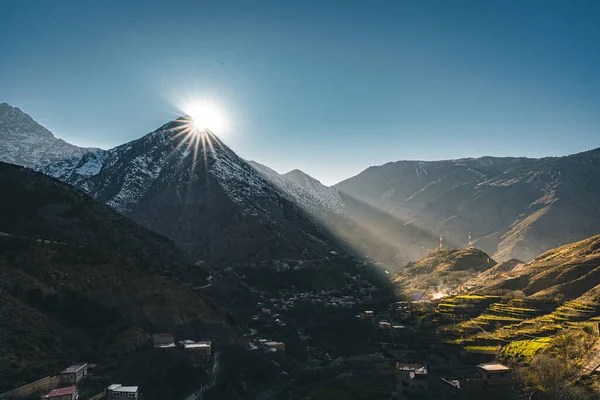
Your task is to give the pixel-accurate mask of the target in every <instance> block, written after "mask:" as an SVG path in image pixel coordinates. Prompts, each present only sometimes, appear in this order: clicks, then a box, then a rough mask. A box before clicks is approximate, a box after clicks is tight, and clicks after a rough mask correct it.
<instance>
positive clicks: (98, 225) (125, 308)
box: [0, 163, 233, 391]
mask: <svg viewBox="0 0 600 400" xmlns="http://www.w3.org/2000/svg"><path fill="white" fill-rule="evenodd" d="M0 192H1V193H2V196H0V232H2V233H1V234H0V304H1V305H0V315H1V318H0V371H2V373H1V374H0V391H2V390H3V389H8V388H10V387H12V386H17V385H18V383H20V382H24V381H25V382H28V381H33V380H34V379H36V378H39V377H40V376H46V375H49V374H51V373H55V372H56V370H57V369H59V368H60V367H64V365H66V364H68V363H70V362H72V361H73V360H82V359H88V360H90V359H94V360H96V362H99V363H102V362H108V363H111V362H112V363H114V362H115V360H116V361H122V360H123V359H125V358H127V357H128V354H129V353H130V352H131V351H132V350H134V349H135V348H136V347H137V346H138V345H139V344H140V343H143V342H144V341H145V340H146V334H147V333H152V332H156V331H165V330H166V331H171V332H175V333H180V334H185V335H189V336H190V337H198V338H201V337H213V336H219V337H227V336H230V335H232V334H233V333H232V332H233V330H232V329H231V328H230V327H229V326H228V325H227V324H226V323H224V321H225V320H226V319H227V318H228V315H227V313H226V312H225V311H224V310H220V309H219V308H218V307H216V306H215V305H214V304H212V302H211V301H210V300H207V299H205V298H203V297H200V296H199V295H198V294H197V293H196V292H195V291H194V290H193V287H192V285H202V284H205V283H206V278H207V274H206V272H205V271H203V270H201V269H199V268H198V267H196V266H194V265H192V264H191V262H190V261H189V260H188V259H187V257H186V256H185V255H184V254H183V253H181V252H180V251H179V250H178V249H177V248H176V247H175V246H174V245H173V244H172V242H170V241H169V240H167V239H166V238H164V237H162V236H160V235H158V234H156V233H154V232H151V231H149V230H147V229H145V228H142V227H141V226H139V225H137V224H135V223H134V222H132V221H130V220H127V219H126V218H124V217H122V216H121V215H119V214H117V213H116V212H115V211H113V210H111V209H110V208H108V207H107V206H105V205H104V204H101V203H99V202H97V201H95V200H93V199H92V198H90V197H89V196H88V195H86V194H84V193H82V192H81V191H79V190H77V189H75V188H73V187H71V186H69V185H66V184H64V183H62V182H60V181H58V180H56V179H53V178H50V177H48V176H45V175H43V174H40V173H36V172H34V171H32V170H29V169H27V168H23V167H19V166H15V165H10V164H5V163H0ZM182 280H185V282H186V283H185V284H184V283H182ZM23 337H26V338H27V340H22V338H23ZM140 368H142V367H141V366H140Z"/></svg>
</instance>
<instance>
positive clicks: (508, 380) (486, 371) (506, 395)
mask: <svg viewBox="0 0 600 400" xmlns="http://www.w3.org/2000/svg"><path fill="white" fill-rule="evenodd" d="M512 396H513V377H512V370H511V369H510V368H509V367H507V366H506V365H504V364H500V363H498V362H491V363H484V364H479V365H478V366H477V374H476V376H474V377H472V378H461V379H443V378H442V399H449V400H450V399H452V400H454V399H486V400H503V399H510V398H512Z"/></svg>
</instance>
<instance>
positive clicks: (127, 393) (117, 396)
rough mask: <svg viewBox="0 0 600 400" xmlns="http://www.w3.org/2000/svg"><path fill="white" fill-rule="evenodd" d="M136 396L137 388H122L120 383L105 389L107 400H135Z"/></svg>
mask: <svg viewBox="0 0 600 400" xmlns="http://www.w3.org/2000/svg"><path fill="white" fill-rule="evenodd" d="M138 396H139V394H138V387H137V386H123V385H121V384H120V383H115V384H112V385H110V386H109V387H107V388H106V399H107V400H124V399H131V400H133V399H135V400H137V399H138Z"/></svg>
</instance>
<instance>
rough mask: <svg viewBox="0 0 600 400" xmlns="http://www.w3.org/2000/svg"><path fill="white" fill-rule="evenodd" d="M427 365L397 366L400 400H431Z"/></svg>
mask: <svg viewBox="0 0 600 400" xmlns="http://www.w3.org/2000/svg"><path fill="white" fill-rule="evenodd" d="M427 378H428V375H427V366H426V365H425V364H400V363H398V364H396V397H397V398H398V399H399V400H409V399H410V400H427V399H431V392H430V390H429V381H428V379H427Z"/></svg>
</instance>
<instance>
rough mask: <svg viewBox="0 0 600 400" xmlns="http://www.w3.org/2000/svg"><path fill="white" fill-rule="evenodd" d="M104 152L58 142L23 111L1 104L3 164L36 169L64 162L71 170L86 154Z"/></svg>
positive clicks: (0, 148)
mask: <svg viewBox="0 0 600 400" xmlns="http://www.w3.org/2000/svg"><path fill="white" fill-rule="evenodd" d="M101 152H102V151H101V150H99V149H87V148H82V147H78V146H75V145H72V144H70V143H67V142H65V141H64V140H62V139H58V138H56V137H55V136H54V135H53V134H52V133H51V132H50V131H49V130H47V129H46V128H44V127H43V126H41V125H40V124H38V123H37V122H35V121H34V120H33V118H31V117H30V116H29V115H27V114H25V113H24V112H23V111H21V110H20V109H18V108H16V107H11V106H10V105H8V104H6V103H2V104H0V161H4V162H8V163H11V164H18V165H23V166H25V167H29V168H36V169H37V168H42V167H44V166H46V165H48V164H52V163H55V162H61V163H62V164H63V166H64V168H66V169H70V168H73V165H74V164H76V163H77V162H78V161H79V160H80V159H81V158H82V157H83V156H84V155H85V154H87V153H91V154H100V153H101Z"/></svg>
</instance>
